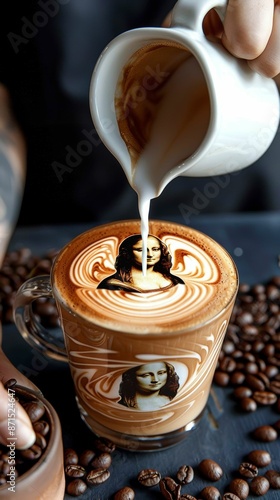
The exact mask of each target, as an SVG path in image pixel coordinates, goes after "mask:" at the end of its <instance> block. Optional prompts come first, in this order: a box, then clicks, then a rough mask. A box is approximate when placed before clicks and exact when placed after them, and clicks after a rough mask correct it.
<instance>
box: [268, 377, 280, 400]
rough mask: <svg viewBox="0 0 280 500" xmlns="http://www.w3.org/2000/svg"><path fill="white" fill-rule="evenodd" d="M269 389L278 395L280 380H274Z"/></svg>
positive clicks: (279, 392)
mask: <svg viewBox="0 0 280 500" xmlns="http://www.w3.org/2000/svg"><path fill="white" fill-rule="evenodd" d="M269 390H270V391H271V392H273V393H274V394H277V396H279V395H280V381H279V380H272V381H271V382H270V384H269Z"/></svg>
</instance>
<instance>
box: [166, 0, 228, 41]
mask: <svg viewBox="0 0 280 500" xmlns="http://www.w3.org/2000/svg"><path fill="white" fill-rule="evenodd" d="M226 6H227V0H178V1H177V3H176V4H175V6H174V7H173V11H172V22H171V27H180V26H182V27H183V28H189V29H191V30H193V31H197V32H199V33H203V30H202V23H203V19H204V17H205V16H206V14H207V12H209V10H211V9H215V10H216V11H217V13H218V14H219V16H220V18H221V20H222V21H223V19H224V17H225V11H226Z"/></svg>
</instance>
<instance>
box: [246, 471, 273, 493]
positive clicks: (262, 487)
mask: <svg viewBox="0 0 280 500" xmlns="http://www.w3.org/2000/svg"><path fill="white" fill-rule="evenodd" d="M269 486H270V485H269V481H268V479H267V478H266V477H264V476H258V477H254V479H252V481H251V483H250V491H251V493H253V494H254V495H257V496H262V495H265V494H266V493H267V492H268V490H269Z"/></svg>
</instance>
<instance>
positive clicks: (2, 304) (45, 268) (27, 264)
mask: <svg viewBox="0 0 280 500" xmlns="http://www.w3.org/2000/svg"><path fill="white" fill-rule="evenodd" d="M56 254H57V251H55V250H51V251H49V252H48V253H47V254H46V255H45V256H43V257H41V258H40V257H38V256H36V255H33V254H32V252H31V250H30V249H29V248H20V249H19V250H16V251H14V252H10V253H7V255H6V256H5V258H4V261H3V264H2V267H1V269H0V321H1V322H2V323H3V324H8V323H11V322H13V304H14V299H15V295H16V292H17V290H18V288H19V287H20V286H21V285H22V284H23V283H24V282H25V281H26V280H27V279H29V278H31V277H33V276H39V275H41V274H49V273H50V270H51V266H52V262H53V259H54V257H55V255H56ZM34 313H35V314H37V315H38V316H39V317H40V318H41V322H42V324H43V325H44V326H45V327H47V328H52V327H56V326H58V324H59V320H58V313H57V309H56V307H55V303H54V300H53V299H51V298H50V299H49V298H42V299H38V300H36V301H35V302H34Z"/></svg>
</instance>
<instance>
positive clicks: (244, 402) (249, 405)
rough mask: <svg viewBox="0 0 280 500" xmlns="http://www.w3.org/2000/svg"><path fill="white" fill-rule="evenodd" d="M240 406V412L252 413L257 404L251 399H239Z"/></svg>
mask: <svg viewBox="0 0 280 500" xmlns="http://www.w3.org/2000/svg"><path fill="white" fill-rule="evenodd" d="M240 406H241V408H242V410H244V411H246V412H248V413H249V412H253V411H256V409H257V407H258V406H257V403H256V401H255V400H254V399H252V398H246V397H245V398H241V399H240Z"/></svg>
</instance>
